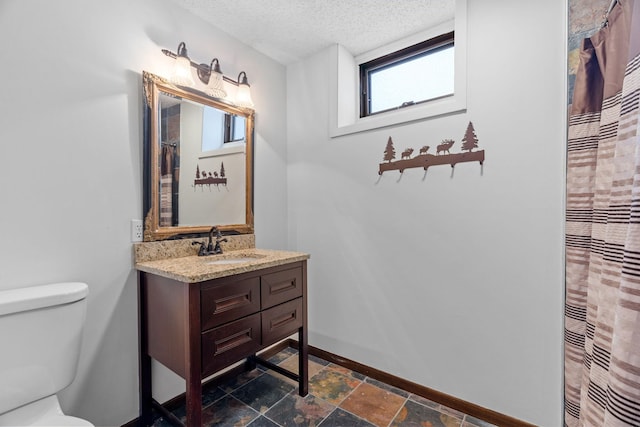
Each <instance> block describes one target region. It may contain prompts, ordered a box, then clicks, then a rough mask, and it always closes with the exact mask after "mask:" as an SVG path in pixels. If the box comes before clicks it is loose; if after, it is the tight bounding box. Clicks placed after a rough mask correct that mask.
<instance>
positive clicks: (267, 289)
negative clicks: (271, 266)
mask: <svg viewBox="0 0 640 427" xmlns="http://www.w3.org/2000/svg"><path fill="white" fill-rule="evenodd" d="M261 283H262V286H261V291H260V292H261V297H260V298H261V300H262V309H263V310H264V309H265V308H269V307H273V306H274V305H277V304H280V303H283V302H285V301H290V300H292V299H294V298H298V297H300V296H302V268H299V267H298V268H291V269H288V270H283V271H278V272H276V273H270V274H264V275H263V276H262V277H261Z"/></svg>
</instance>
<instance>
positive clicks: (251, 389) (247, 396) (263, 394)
mask: <svg viewBox="0 0 640 427" xmlns="http://www.w3.org/2000/svg"><path fill="white" fill-rule="evenodd" d="M294 389H295V386H294V385H292V384H289V383H287V382H285V381H283V380H281V379H279V378H276V377H274V376H273V375H269V374H263V375H261V376H259V377H258V378H256V379H254V380H252V381H249V382H248V383H246V384H245V385H243V386H242V387H240V388H238V389H237V390H235V391H234V392H233V393H231V394H232V396H234V397H236V398H237V399H239V400H241V401H242V402H244V403H246V404H247V405H249V406H251V407H252V408H253V409H255V410H256V411H258V412H260V413H265V412H266V411H267V410H268V409H269V408H271V406H273V405H274V404H275V403H277V402H278V401H280V399H282V398H283V397H284V396H286V395H287V394H289V393H290V392H291V391H292V390H294Z"/></svg>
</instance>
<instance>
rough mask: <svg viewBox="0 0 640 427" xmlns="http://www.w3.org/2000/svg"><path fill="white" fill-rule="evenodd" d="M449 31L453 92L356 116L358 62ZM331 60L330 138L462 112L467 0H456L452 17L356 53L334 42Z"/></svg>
mask: <svg viewBox="0 0 640 427" xmlns="http://www.w3.org/2000/svg"><path fill="white" fill-rule="evenodd" d="M451 31H454V43H455V66H454V68H455V76H454V93H453V95H450V96H446V97H443V98H438V99H434V100H430V101H427V102H424V103H419V104H416V105H411V106H408V107H405V108H401V109H398V110H393V111H387V112H384V113H379V114H374V115H370V116H366V117H360V105H359V102H360V98H359V96H358V93H359V89H360V82H359V66H360V64H362V63H365V62H368V61H370V60H372V59H374V58H378V57H381V56H384V55H387V54H389V53H391V52H395V51H398V50H400V49H403V48H405V47H408V46H411V45H414V44H416V43H419V42H421V41H424V40H428V39H431V38H433V37H436V36H438V35H441V34H445V33H448V32H451ZM331 62H332V63H331V64H330V66H331V70H332V71H331V72H330V82H329V89H330V100H329V108H330V112H329V113H330V114H329V135H330V136H331V137H332V138H335V137H339V136H343V135H349V134H353V133H358V132H364V131H368V130H373V129H378V128H384V127H388V126H394V125H398V124H401V123H407V122H412V121H417V120H426V119H429V118H433V117H438V116H443V115H448V114H454V113H459V112H464V111H466V108H467V0H456V7H455V19H454V20H452V21H449V22H445V23H443V24H441V25H438V26H436V27H433V28H429V29H428V30H425V31H423V32H420V33H418V34H415V35H413V36H411V37H407V38H405V39H403V40H400V41H397V42H395V43H391V44H389V45H386V46H383V47H381V48H378V49H374V50H371V51H369V52H366V53H364V54H362V55H359V56H357V57H354V56H353V55H351V53H349V52H348V51H347V50H346V49H345V48H344V47H342V46H340V45H335V46H333V49H332V52H331Z"/></svg>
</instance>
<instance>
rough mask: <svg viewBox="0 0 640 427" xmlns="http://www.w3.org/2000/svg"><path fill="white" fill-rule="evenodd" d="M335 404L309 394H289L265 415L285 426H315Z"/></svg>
mask: <svg viewBox="0 0 640 427" xmlns="http://www.w3.org/2000/svg"><path fill="white" fill-rule="evenodd" d="M334 409H335V406H333V405H331V404H330V403H328V402H325V401H323V400H322V399H318V398H316V397H315V396H313V395H311V394H308V395H307V396H305V397H301V396H298V395H297V394H293V393H292V394H289V395H287V396H285V397H284V399H282V400H281V401H280V402H278V403H276V404H275V405H274V406H273V407H272V408H271V409H269V410H268V411H267V412H266V413H265V414H264V415H265V416H266V417H268V418H269V419H271V420H273V421H275V422H277V423H278V424H279V425H281V426H283V427H315V426H317V425H318V424H320V422H321V421H322V420H323V419H324V418H326V417H327V416H328V415H329V414H330V413H331V411H333V410H334Z"/></svg>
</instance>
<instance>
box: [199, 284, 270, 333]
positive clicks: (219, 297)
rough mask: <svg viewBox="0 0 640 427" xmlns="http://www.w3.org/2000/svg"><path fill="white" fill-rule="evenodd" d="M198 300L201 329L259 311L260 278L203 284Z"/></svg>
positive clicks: (204, 329)
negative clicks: (210, 284)
mask: <svg viewBox="0 0 640 427" xmlns="http://www.w3.org/2000/svg"><path fill="white" fill-rule="evenodd" d="M200 301H201V303H200V305H201V311H200V323H201V325H202V326H201V329H202V330H203V331H206V330H207V329H210V328H213V327H216V326H219V325H222V324H224V323H227V322H230V321H232V320H236V319H239V318H240V317H244V316H247V315H249V314H253V313H256V312H258V311H260V278H259V277H251V278H248V279H245V280H240V281H232V282H228V283H225V284H215V285H213V286H210V287H208V286H203V288H202V290H201V291H200Z"/></svg>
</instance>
